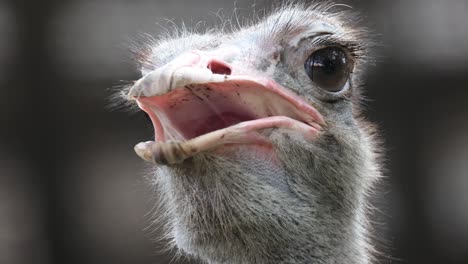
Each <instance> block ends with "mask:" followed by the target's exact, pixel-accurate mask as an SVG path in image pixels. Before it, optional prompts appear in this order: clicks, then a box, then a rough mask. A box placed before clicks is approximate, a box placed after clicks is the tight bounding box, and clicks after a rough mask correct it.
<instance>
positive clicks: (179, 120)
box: [136, 80, 323, 142]
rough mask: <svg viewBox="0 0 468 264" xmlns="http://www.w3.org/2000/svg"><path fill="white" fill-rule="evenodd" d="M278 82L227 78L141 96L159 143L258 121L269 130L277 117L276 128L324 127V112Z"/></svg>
mask: <svg viewBox="0 0 468 264" xmlns="http://www.w3.org/2000/svg"><path fill="white" fill-rule="evenodd" d="M278 86H279V85H275V84H274V83H273V82H267V83H259V82H256V81H251V80H226V81H224V82H220V83H206V84H190V85H186V86H184V87H177V88H175V89H173V90H172V91H170V92H168V93H165V94H162V95H156V96H141V97H138V98H136V100H137V102H138V104H139V106H140V108H141V109H143V110H144V111H145V112H147V113H148V115H149V116H150V117H151V120H152V122H153V125H154V128H155V138H156V141H159V142H167V141H187V140H191V139H194V138H197V137H200V136H202V135H205V134H209V133H211V132H214V131H218V130H222V129H226V128H229V127H232V126H234V125H237V124H240V123H248V124H249V125H250V126H251V128H253V129H252V130H255V126H256V124H257V123H258V129H261V128H262V129H263V128H267V127H265V126H266V125H267V123H269V120H273V119H272V117H274V118H275V119H274V120H275V122H273V123H274V124H273V123H272V127H278V122H279V123H282V124H284V123H288V124H289V123H291V122H299V123H301V124H302V126H297V125H296V126H295V127H303V126H304V125H306V126H308V127H310V128H312V130H313V131H316V132H317V131H318V130H320V128H321V125H322V124H323V120H322V118H321V116H320V114H319V113H318V112H317V111H316V110H315V109H314V108H313V107H311V106H310V105H308V104H306V103H305V102H303V101H302V100H301V99H299V98H297V97H296V96H294V95H292V94H290V93H288V92H286V91H284V90H283V89H281V88H280V87H278ZM262 120H263V122H262ZM281 120H282V121H281ZM270 123H271V122H270ZM252 126H253V127H252ZM288 126H291V124H289V125H288Z"/></svg>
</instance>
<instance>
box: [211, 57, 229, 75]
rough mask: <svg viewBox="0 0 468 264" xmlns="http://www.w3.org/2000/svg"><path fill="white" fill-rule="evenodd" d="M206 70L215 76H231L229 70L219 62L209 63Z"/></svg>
mask: <svg viewBox="0 0 468 264" xmlns="http://www.w3.org/2000/svg"><path fill="white" fill-rule="evenodd" d="M207 67H208V69H210V70H211V72H212V73H215V74H223V75H231V68H230V67H229V66H228V65H226V64H225V63H223V62H220V61H215V60H213V61H211V62H210V63H208V66H207Z"/></svg>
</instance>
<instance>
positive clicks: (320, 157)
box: [128, 5, 379, 264]
mask: <svg viewBox="0 0 468 264" xmlns="http://www.w3.org/2000/svg"><path fill="white" fill-rule="evenodd" d="M364 36H365V32H364V31H363V30H361V29H359V28H357V27H355V26H353V25H352V24H351V23H350V19H349V17H347V15H346V14H345V13H343V12H338V13H332V12H329V11H328V8H327V7H324V6H320V5H315V6H312V7H304V6H299V5H294V6H293V5H291V6H287V7H282V8H280V9H279V10H278V11H277V12H274V13H273V14H271V15H270V16H268V17H266V18H265V19H263V20H261V21H259V22H258V23H253V24H251V25H249V26H248V27H245V28H240V29H238V30H233V31H232V32H229V33H226V32H223V31H221V30H220V31H209V32H208V33H206V34H190V33H184V34H182V35H180V36H178V37H173V38H165V39H161V40H159V41H153V42H152V43H151V44H150V45H149V47H148V49H147V50H148V52H147V53H145V54H144V56H143V57H142V59H141V64H142V74H143V77H142V78H141V79H140V80H138V81H137V82H135V84H134V85H133V86H132V87H131V88H130V89H129V91H128V97H129V98H130V99H132V100H134V101H135V102H136V103H137V104H138V106H139V107H140V108H141V109H142V110H143V111H145V112H146V113H147V114H148V115H149V116H150V118H151V121H152V124H153V125H154V128H155V141H148V142H144V143H140V144H138V145H136V147H135V150H136V152H137V154H138V155H139V156H141V157H142V158H143V159H145V160H146V161H149V162H151V163H153V164H154V170H155V172H154V179H155V181H154V182H155V184H156V186H157V188H158V193H159V194H160V196H161V198H162V203H163V205H164V208H165V210H164V212H165V216H166V217H165V221H166V223H167V232H168V236H169V237H170V239H171V241H172V242H173V243H174V244H175V246H176V247H177V248H179V249H180V250H181V251H182V252H184V253H186V254H188V255H192V256H195V257H197V258H200V259H202V260H205V261H208V262H209V263H359V264H362V263H369V261H370V260H369V259H370V255H371V254H370V251H371V249H370V247H369V243H368V239H367V233H368V232H367V230H368V222H367V221H366V212H367V202H366V197H367V194H368V193H369V189H370V188H371V186H372V183H373V182H374V180H375V179H376V178H378V176H379V170H378V166H377V163H376V159H375V151H374V147H373V139H372V136H371V131H370V128H369V126H368V125H367V124H366V123H365V122H364V121H363V120H362V119H361V118H360V117H359V100H360V95H359V89H360V79H361V75H362V74H363V68H364V66H365V64H366V58H367V46H368V43H367V39H366V38H364Z"/></svg>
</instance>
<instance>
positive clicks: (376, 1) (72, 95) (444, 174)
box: [0, 0, 468, 264]
mask: <svg viewBox="0 0 468 264" xmlns="http://www.w3.org/2000/svg"><path fill="white" fill-rule="evenodd" d="M339 2H340V3H345V4H349V5H351V6H353V9H354V10H359V11H361V13H362V17H363V20H364V24H365V25H367V26H368V27H369V28H370V29H372V32H373V34H374V35H375V39H376V40H377V42H378V43H380V47H379V48H378V62H377V63H376V66H375V67H373V68H371V70H370V72H369V74H368V77H367V79H368V80H367V88H368V92H367V96H368V97H369V99H370V100H369V101H368V102H367V106H368V107H367V109H368V112H367V115H368V116H369V118H370V119H371V120H372V121H374V122H375V123H377V124H378V125H379V126H380V128H381V131H382V137H383V139H384V141H385V145H386V147H387V150H386V152H385V153H386V154H385V155H386V158H387V165H386V168H387V171H386V173H385V174H386V180H385V184H383V187H382V188H381V190H380V191H379V193H378V195H377V197H376V198H375V203H376V205H377V206H378V213H377V216H376V221H377V222H378V225H377V226H378V228H377V231H378V233H377V240H378V242H376V243H378V244H379V247H380V248H381V249H382V250H383V251H384V252H385V255H386V256H384V257H382V258H381V263H452V264H462V263H464V264H466V263H468V106H467V105H468V15H467V14H468V1H466V0H447V1H438V0H394V1H388V0H387V1H385V0H368V1H365V0H361V1H359V0H355V1H351V0H349V1H339ZM253 4H254V2H252V1H250V0H249V1H245V0H236V1H235V3H234V1H232V0H230V1H227V0H224V1H215V0H200V1H180V0H172V1H162V0H161V1H160V0H140V1H130V0H81V1H78V0H49V1H28V0H11V1H7V0H0V263H2V264H29V263H35V264H49V263H51V264H59V263H60V264H61V263H88V264H92V263H96V264H97V263H99V264H102V263H123V264H125V263H128V264H130V263H131V264H146V263H147V264H150V263H151V264H158V263H170V261H171V260H172V259H173V254H172V253H171V252H163V251H161V246H160V242H157V240H158V238H159V236H160V232H159V231H154V230H153V228H151V227H149V226H150V217H149V215H148V212H149V211H150V210H151V208H152V207H153V204H152V199H151V197H152V190H151V189H150V188H149V187H148V186H147V185H146V183H145V177H144V175H145V166H144V164H143V162H142V161H140V160H139V159H138V158H137V157H136V155H134V153H133V146H134V144H135V143H137V142H140V141H144V140H147V139H149V138H151V136H152V128H151V127H149V126H148V125H147V123H146V120H145V119H144V117H143V115H142V114H137V113H129V112H125V111H120V110H110V109H109V108H108V107H107V106H108V105H109V100H108V97H109V96H110V95H111V94H112V91H111V89H110V88H112V87H113V86H115V85H117V84H119V83H120V81H121V80H124V81H131V80H135V79H137V78H138V77H139V75H138V71H137V70H136V68H135V65H134V64H133V62H132V60H131V55H130V52H129V49H128V48H127V44H128V43H130V41H131V40H132V39H134V38H136V37H137V36H138V34H140V33H149V34H158V32H160V29H161V28H160V27H159V26H157V25H156V24H157V23H159V24H161V22H163V23H162V24H163V25H164V20H161V19H162V18H169V19H175V21H176V22H177V23H178V22H180V21H181V20H180V19H177V18H182V19H183V20H184V21H185V22H186V24H187V25H195V24H196V23H197V22H198V21H206V23H205V24H202V25H201V26H202V27H204V26H210V25H213V24H216V23H219V18H218V17H217V14H219V13H221V14H224V15H225V16H227V17H229V16H230V15H231V14H232V10H233V9H234V8H237V12H238V14H239V15H241V16H242V15H246V14H250V13H251V11H252V9H254V8H255V9H256V10H261V9H263V8H265V7H268V6H270V2H269V1H261V0H257V1H256V2H255V7H254V8H253V7H252V5H253ZM156 213H157V212H156ZM162 243H164V242H162ZM179 262H180V261H179V260H176V261H173V262H172V263H179Z"/></svg>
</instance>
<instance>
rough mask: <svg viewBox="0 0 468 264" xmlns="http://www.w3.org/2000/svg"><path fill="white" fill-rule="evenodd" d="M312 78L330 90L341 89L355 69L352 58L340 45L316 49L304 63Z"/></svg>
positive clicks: (336, 90)
mask: <svg viewBox="0 0 468 264" xmlns="http://www.w3.org/2000/svg"><path fill="white" fill-rule="evenodd" d="M304 68H305V71H306V72H307V75H309V77H310V79H311V80H312V81H313V82H314V83H316V84H317V85H318V86H320V87H321V88H322V89H325V90H327V91H329V92H339V91H341V90H342V89H343V88H344V86H345V84H346V82H347V81H348V78H349V74H350V73H351V71H352V70H353V63H352V60H351V59H350V58H349V56H348V54H347V53H346V51H344V50H343V49H342V48H340V47H328V48H323V49H320V50H317V51H315V52H314V53H312V55H310V56H309V58H307V60H306V62H305V64H304Z"/></svg>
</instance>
